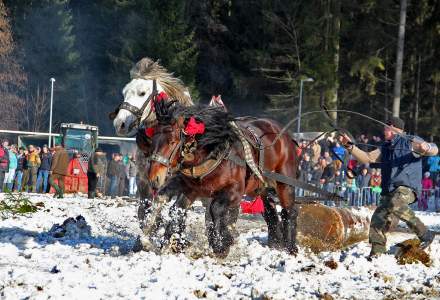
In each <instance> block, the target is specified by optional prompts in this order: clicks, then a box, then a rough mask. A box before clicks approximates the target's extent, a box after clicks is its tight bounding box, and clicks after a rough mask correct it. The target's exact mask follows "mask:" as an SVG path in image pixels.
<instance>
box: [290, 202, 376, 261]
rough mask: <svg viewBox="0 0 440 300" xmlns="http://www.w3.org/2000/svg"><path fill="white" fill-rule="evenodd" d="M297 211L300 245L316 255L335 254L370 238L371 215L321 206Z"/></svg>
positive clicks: (308, 206) (312, 204)
mask: <svg viewBox="0 0 440 300" xmlns="http://www.w3.org/2000/svg"><path fill="white" fill-rule="evenodd" d="M298 207H299V214H298V235H297V239H298V242H299V244H300V245H301V246H303V247H307V248H310V249H311V250H312V251H313V252H315V253H316V252H321V251H335V250H338V249H342V248H344V247H347V246H349V245H352V244H354V243H358V242H360V241H363V240H366V239H367V238H368V230H369V227H370V218H369V216H368V213H364V214H361V213H359V212H358V213H357V212H356V210H355V209H347V208H339V207H328V206H325V205H322V204H319V203H311V204H300V205H298Z"/></svg>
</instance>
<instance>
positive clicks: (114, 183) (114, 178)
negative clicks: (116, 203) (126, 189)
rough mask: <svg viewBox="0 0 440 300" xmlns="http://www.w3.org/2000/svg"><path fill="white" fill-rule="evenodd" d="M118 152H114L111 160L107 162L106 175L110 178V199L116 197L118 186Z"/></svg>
mask: <svg viewBox="0 0 440 300" xmlns="http://www.w3.org/2000/svg"><path fill="white" fill-rule="evenodd" d="M118 161H119V154H117V153H116V154H114V155H113V157H112V160H111V161H110V163H109V164H108V169H107V173H108V177H109V178H110V196H111V198H112V199H115V198H116V195H117V193H118V187H119V163H118Z"/></svg>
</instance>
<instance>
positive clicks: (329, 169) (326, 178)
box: [320, 164, 335, 205]
mask: <svg viewBox="0 0 440 300" xmlns="http://www.w3.org/2000/svg"><path fill="white" fill-rule="evenodd" d="M320 183H321V185H322V186H323V188H324V189H325V190H326V191H327V192H330V193H334V192H335V167H334V165H333V164H330V165H327V166H326V167H325V168H324V171H323V172H322V176H321V180H320ZM332 202H333V201H326V202H325V204H327V205H332Z"/></svg>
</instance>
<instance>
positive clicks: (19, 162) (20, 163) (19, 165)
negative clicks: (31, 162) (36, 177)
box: [14, 147, 27, 192]
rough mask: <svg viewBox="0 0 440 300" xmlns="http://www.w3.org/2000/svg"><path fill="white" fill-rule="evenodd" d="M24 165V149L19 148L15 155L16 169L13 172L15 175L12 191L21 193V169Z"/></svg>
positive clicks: (25, 162)
mask: <svg viewBox="0 0 440 300" xmlns="http://www.w3.org/2000/svg"><path fill="white" fill-rule="evenodd" d="M25 164H26V165H27V161H26V155H25V148H24V147H20V148H19V149H18V155H17V169H16V172H15V173H16V174H15V183H14V191H18V192H21V185H22V182H23V168H24V165H25Z"/></svg>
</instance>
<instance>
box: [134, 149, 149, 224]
mask: <svg viewBox="0 0 440 300" xmlns="http://www.w3.org/2000/svg"><path fill="white" fill-rule="evenodd" d="M136 160H137V165H138V168H139V170H141V172H139V184H138V190H139V206H138V212H137V215H138V220H139V225H140V228H141V229H144V227H145V225H146V219H147V216H148V214H149V210H150V208H151V198H152V193H151V189H150V182H149V180H148V178H147V173H146V172H143V170H147V164H148V160H147V158H146V156H145V154H144V153H143V152H142V151H140V150H138V151H137V153H136Z"/></svg>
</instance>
